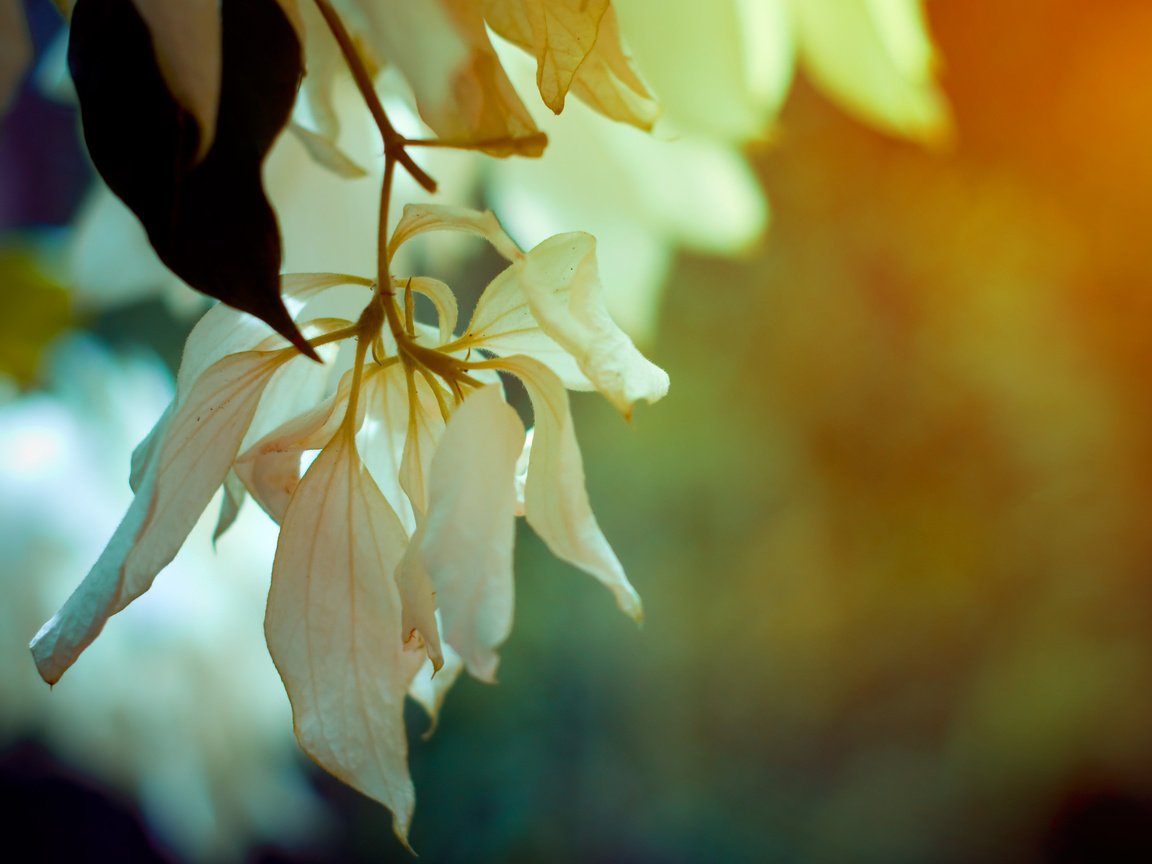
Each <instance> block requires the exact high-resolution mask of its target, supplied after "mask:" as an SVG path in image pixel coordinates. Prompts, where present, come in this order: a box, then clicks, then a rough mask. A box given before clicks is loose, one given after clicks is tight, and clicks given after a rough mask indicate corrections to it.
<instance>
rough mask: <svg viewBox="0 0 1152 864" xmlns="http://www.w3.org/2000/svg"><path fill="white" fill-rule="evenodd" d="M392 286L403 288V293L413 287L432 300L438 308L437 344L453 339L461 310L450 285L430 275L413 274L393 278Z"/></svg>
mask: <svg viewBox="0 0 1152 864" xmlns="http://www.w3.org/2000/svg"><path fill="white" fill-rule="evenodd" d="M392 287H393V288H398V289H401V293H403V292H404V291H407V290H409V289H411V291H412V293H413V294H423V295H424V296H425V297H427V298H428V299H429V300H431V301H432V305H433V306H434V307H435V308H436V319H437V326H438V333H437V336H438V337H439V341H438V342H436V343H435V344H437V345H444V344H446V343H448V342H450V341H452V334H453V333H454V332H455V330H456V321H457V318H458V316H459V314H460V311H459V309H458V308H457V305H456V295H455V294H454V293H452V289H451V288H450V287H448V285H446V284H445V283H443V282H441V281H440V280H439V279H432V278H430V277H428V276H413V277H412V278H410V279H393V280H392Z"/></svg>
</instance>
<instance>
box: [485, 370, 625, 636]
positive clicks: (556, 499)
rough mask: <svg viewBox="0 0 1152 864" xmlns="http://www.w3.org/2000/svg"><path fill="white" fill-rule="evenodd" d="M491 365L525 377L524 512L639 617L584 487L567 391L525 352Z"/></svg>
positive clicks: (556, 549)
mask: <svg viewBox="0 0 1152 864" xmlns="http://www.w3.org/2000/svg"><path fill="white" fill-rule="evenodd" d="M490 365H491V366H493V367H495V368H498V369H503V370H505V371H507V372H511V373H512V374H513V375H515V376H517V377H518V378H519V379H520V380H521V381H523V382H524V387H525V389H526V390H527V391H528V396H529V398H530V399H531V400H532V411H533V413H534V414H535V424H534V426H533V436H532V448H531V455H530V457H529V463H528V476H527V478H526V480H525V483H524V513H525V516H526V517H527V518H528V524H529V525H531V526H532V528H533V529H534V530H535V531H536V533H537V534H539V535H540V537H541V539H543V540H544V542H545V543H547V544H548V548H549V549H551V550H552V552H553V554H554V555H556V556H557V557H558V558H563V559H564V560H565V561H569V562H571V563H572V564H575V565H576V566H577V567H579V568H580V569H582V570H584V571H586V572H587V573H590V574H591V575H593V576H595V577H596V578H597V579H599V580H600V581H601V582H603V583H604V584H605V585H606V586H607V587H608V589H609V590H610V591H611V592H612V593H613V595H614V596H615V597H616V602H617V604H618V605H619V606H620V608H621V610H623V611H624V612H625V613H627V614H628V615H630V616H631V617H633V618H635V619H636V620H640V618H641V617H642V612H641V605H640V596H639V595H638V594H637V593H636V589H635V588H633V587H632V584H631V583H630V582H629V581H628V577H627V576H625V575H624V568H623V567H622V566H621V565H620V560H619V559H618V558H617V557H616V553H615V552H613V551H612V547H611V546H609V545H608V541H607V540H606V539H605V537H604V534H603V532H602V531H601V530H600V526H599V525H598V524H597V523H596V517H595V516H593V515H592V508H591V506H590V505H589V504H588V491H587V489H585V487H584V461H583V459H582V458H581V456H580V445H579V444H578V443H577V441H576V431H575V429H574V428H573V425H572V412H571V410H570V409H569V405H568V393H567V391H565V389H564V386H563V384H561V382H560V380H559V379H558V378H557V377H556V376H555V375H554V374H553V373H552V372H551V371H549V369H548V368H547V367H545V366H544V365H543V364H542V363H540V362H539V361H537V360H533V359H532V358H530V357H503V358H500V359H499V360H493V361H491V364H490Z"/></svg>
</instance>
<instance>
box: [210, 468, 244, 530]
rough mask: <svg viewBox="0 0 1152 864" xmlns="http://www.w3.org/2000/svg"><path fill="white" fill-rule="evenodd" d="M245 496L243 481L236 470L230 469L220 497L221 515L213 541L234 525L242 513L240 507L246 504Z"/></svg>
mask: <svg viewBox="0 0 1152 864" xmlns="http://www.w3.org/2000/svg"><path fill="white" fill-rule="evenodd" d="M245 497H246V493H245V491H244V483H243V481H242V480H241V479H240V478H239V477H237V476H236V472H235V471H229V472H228V474H227V475H225V477H224V489H223V494H222V495H221V498H220V516H219V518H217V520H216V530H215V531H213V532H212V542H213V543H215V542H216V541H217V540H219V539H220V538H221V537H223V536H224V534H225V532H226V531H227V530H228V529H229V528H231V527H232V523H233V522H235V521H236V517H237V516H239V515H240V507H241V506H242V505H243V504H244V498H245Z"/></svg>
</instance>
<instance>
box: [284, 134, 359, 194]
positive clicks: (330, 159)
mask: <svg viewBox="0 0 1152 864" xmlns="http://www.w3.org/2000/svg"><path fill="white" fill-rule="evenodd" d="M288 131H289V132H291V133H292V134H293V135H295V136H296V140H297V141H299V142H300V144H301V145H302V146H303V147H304V149H305V150H306V151H308V155H309V156H311V157H312V158H313V159H314V160H315V161H316V164H318V165H321V166H323V167H324V168H327V169H328V170H329V171H331V172H332V173H333V174H335V175H336V176H337V177H343V178H344V179H346V180H356V179H358V178H360V177H367V176H368V172H367V171H365V170H364V169H363V168H361V167H360V166H359V165H357V164H356V163H355V162H354V161H352V159H351V157H349V156H348V154H347V153H345V152H344V151H343V150H341V149H340V147H339V145H337V144H336V142H335V141H334V140H333V139H331V138H328V137H325V136H324V135H321V134H320V133H319V132H313V131H312V130H311V129H309V128H308V127H307V126H301V125H300V124H299V123H295V122H293V123H289V124H288Z"/></svg>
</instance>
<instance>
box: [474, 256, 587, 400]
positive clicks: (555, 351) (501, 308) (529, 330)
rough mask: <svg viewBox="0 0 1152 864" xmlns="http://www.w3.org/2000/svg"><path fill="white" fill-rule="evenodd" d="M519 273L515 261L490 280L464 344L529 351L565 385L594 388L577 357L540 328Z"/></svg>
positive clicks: (509, 351) (506, 351)
mask: <svg viewBox="0 0 1152 864" xmlns="http://www.w3.org/2000/svg"><path fill="white" fill-rule="evenodd" d="M519 274H520V270H519V267H517V266H516V265H513V266H512V267H509V268H508V269H506V270H504V271H503V272H501V273H500V274H498V275H497V276H496V278H495V279H493V280H492V281H491V282H490V283H488V287H487V288H485V289H484V293H483V294H481V295H480V299H479V300H478V301H477V303H476V309H475V310H474V311H473V313H472V320H471V321H469V322H468V329H467V330H466V331H465V332H464V335H463V336H462V337H461V345H463V346H465V347H469V348H472V347H475V348H483V349H484V350H485V351H491V352H492V353H493V354H499V355H501V356H506V355H508V354H527V355H529V356H530V357H535V358H536V359H537V360H539V361H540V362H541V363H544V364H545V365H546V366H547V367H548V368H549V369H551V370H552V371H553V372H555V373H556V374H557V375H559V376H560V380H561V381H563V382H564V386H565V387H568V388H570V389H572V390H594V389H595V387H594V385H593V384H592V382H591V381H589V380H588V376H586V375H585V374H584V373H583V372H582V371H581V370H580V366H579V365H578V364H577V362H576V358H575V357H573V356H572V355H571V354H570V353H568V351H567V350H566V349H565V348H564V347H563V346H562V345H560V343H558V342H557V341H556V340H555V339H553V338H552V337H551V336H549V335H548V334H547V333H545V332H544V331H543V330H541V329H540V322H538V321H537V320H536V316H535V315H533V314H532V307H531V306H530V305H529V303H528V297H527V295H526V294H525V293H524V289H523V287H522V286H521V284H520V278H519Z"/></svg>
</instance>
